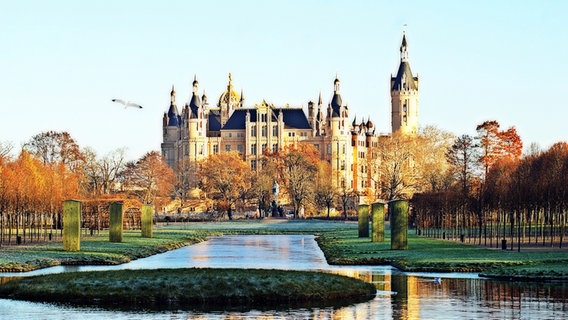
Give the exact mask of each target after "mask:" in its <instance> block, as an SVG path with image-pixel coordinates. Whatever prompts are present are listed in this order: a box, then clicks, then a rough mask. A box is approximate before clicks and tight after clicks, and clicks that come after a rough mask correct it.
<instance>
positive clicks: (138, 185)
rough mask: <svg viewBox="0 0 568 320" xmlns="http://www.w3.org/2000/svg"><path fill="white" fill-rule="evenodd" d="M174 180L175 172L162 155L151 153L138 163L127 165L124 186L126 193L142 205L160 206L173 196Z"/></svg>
mask: <svg viewBox="0 0 568 320" xmlns="http://www.w3.org/2000/svg"><path fill="white" fill-rule="evenodd" d="M174 179H175V177H174V172H173V170H172V169H171V168H170V167H169V166H168V165H167V164H166V162H165V161H164V159H163V157H162V155H161V154H160V153H159V152H157V151H150V152H148V153H146V154H145V155H143V156H142V157H141V158H140V159H139V160H138V161H136V162H130V163H128V164H126V170H125V172H124V177H123V184H124V189H125V191H126V192H127V193H128V194H132V195H135V196H136V197H138V199H140V201H141V202H142V203H145V204H154V205H155V206H160V205H164V204H165V203H166V202H168V201H169V199H170V197H171V196H172V195H173V191H174Z"/></svg>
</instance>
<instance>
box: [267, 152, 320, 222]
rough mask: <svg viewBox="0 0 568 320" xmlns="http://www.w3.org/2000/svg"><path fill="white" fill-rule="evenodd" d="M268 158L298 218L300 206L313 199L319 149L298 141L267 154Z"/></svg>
mask: <svg viewBox="0 0 568 320" xmlns="http://www.w3.org/2000/svg"><path fill="white" fill-rule="evenodd" d="M267 160H268V162H270V163H271V165H273V166H274V167H275V168H277V170H276V172H278V173H279V178H278V180H279V182H280V185H283V186H284V187H285V189H286V191H287V193H288V196H289V197H290V200H291V201H292V204H293V206H294V218H296V217H297V214H298V212H299V210H300V208H301V207H302V206H303V205H304V204H305V203H306V202H308V201H312V199H313V196H314V190H315V186H316V184H315V182H316V180H317V179H316V178H317V172H318V164H319V162H320V157H319V151H318V150H317V149H316V148H315V147H314V146H313V145H310V144H306V143H298V144H297V145H288V146H286V147H284V148H282V150H279V151H278V152H275V153H270V154H267Z"/></svg>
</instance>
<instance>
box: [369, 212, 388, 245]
mask: <svg viewBox="0 0 568 320" xmlns="http://www.w3.org/2000/svg"><path fill="white" fill-rule="evenodd" d="M371 216H372V220H373V228H372V230H373V240H372V241H373V242H383V241H385V204H384V203H382V202H375V203H373V204H371Z"/></svg>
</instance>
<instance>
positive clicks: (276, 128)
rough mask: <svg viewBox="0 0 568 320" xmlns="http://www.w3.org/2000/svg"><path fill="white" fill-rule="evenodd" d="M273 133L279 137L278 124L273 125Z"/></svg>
mask: <svg viewBox="0 0 568 320" xmlns="http://www.w3.org/2000/svg"><path fill="white" fill-rule="evenodd" d="M272 135H273V136H274V137H278V126H272Z"/></svg>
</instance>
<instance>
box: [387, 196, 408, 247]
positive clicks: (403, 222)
mask: <svg viewBox="0 0 568 320" xmlns="http://www.w3.org/2000/svg"><path fill="white" fill-rule="evenodd" d="M389 215H390V221H391V250H406V249H408V239H407V238H408V201H406V200H393V201H391V202H389Z"/></svg>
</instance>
